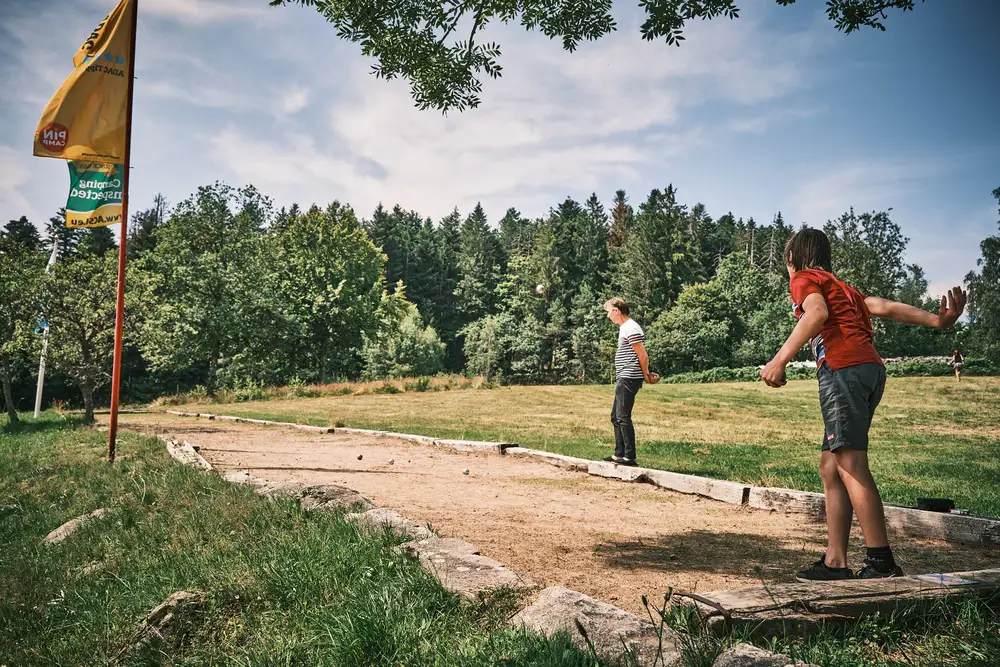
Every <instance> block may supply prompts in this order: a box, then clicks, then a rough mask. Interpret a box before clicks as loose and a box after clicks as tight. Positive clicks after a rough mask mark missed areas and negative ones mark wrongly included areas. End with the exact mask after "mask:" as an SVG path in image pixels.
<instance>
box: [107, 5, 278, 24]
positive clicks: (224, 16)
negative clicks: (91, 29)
mask: <svg viewBox="0 0 1000 667" xmlns="http://www.w3.org/2000/svg"><path fill="white" fill-rule="evenodd" d="M90 4H91V5H93V6H94V7H95V8H98V7H100V8H104V11H105V12H107V11H108V10H109V9H110V8H111V3H110V2H109V1H108V0H91V3H90ZM262 5H263V6H262ZM267 15H268V7H267V6H266V3H264V2H260V3H251V2H249V1H248V0H228V1H227V0H144V2H143V3H142V4H141V6H140V7H139V19H140V20H143V19H144V18H146V17H149V16H152V17H155V18H162V19H169V20H173V21H177V22H179V23H182V24H185V25H206V24H209V23H219V22H225V21H237V20H243V21H253V22H263V21H264V20H266V18H267ZM98 18H100V17H98Z"/></svg>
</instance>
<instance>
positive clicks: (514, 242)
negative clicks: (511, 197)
mask: <svg viewBox="0 0 1000 667" xmlns="http://www.w3.org/2000/svg"><path fill="white" fill-rule="evenodd" d="M499 227H500V245H501V246H502V247H503V251H504V254H505V255H506V257H507V258H511V257H517V256H523V255H527V254H528V253H530V252H531V243H532V241H533V240H534V236H535V225H534V224H532V222H531V221H530V220H528V219H527V218H525V217H523V216H522V215H521V213H520V212H519V211H518V210H517V209H516V208H509V209H507V212H506V213H505V214H504V216H503V218H501V219H500V225H499Z"/></svg>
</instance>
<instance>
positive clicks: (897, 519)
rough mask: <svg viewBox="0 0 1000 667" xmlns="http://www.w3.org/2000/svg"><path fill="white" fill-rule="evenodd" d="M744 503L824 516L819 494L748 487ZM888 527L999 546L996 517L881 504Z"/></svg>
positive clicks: (910, 533) (915, 534)
mask: <svg viewBox="0 0 1000 667" xmlns="http://www.w3.org/2000/svg"><path fill="white" fill-rule="evenodd" d="M747 504H748V505H749V506H750V507H755V508H758V509H767V510H776V511H781V512H792V513H800V514H807V515H809V516H811V517H812V518H814V519H816V520H823V519H825V512H826V502H825V501H824V498H823V494H822V493H811V492H809V491H795V490H794V489H773V488H769V487H758V486H755V487H752V488H751V489H750V495H749V498H748V502H747ZM885 520H886V523H887V524H888V526H889V529H890V530H891V531H893V532H896V533H898V534H900V535H907V536H911V537H920V538H926V539H934V540H943V541H946V542H957V543H964V544H997V545H1000V519H995V518H993V517H980V516H971V515H968V514H951V513H947V512H928V511H926V510H918V509H914V508H912V507H900V506H898V505H886V506H885Z"/></svg>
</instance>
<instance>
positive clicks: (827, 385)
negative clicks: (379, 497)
mask: <svg viewBox="0 0 1000 667" xmlns="http://www.w3.org/2000/svg"><path fill="white" fill-rule="evenodd" d="M818 376H819V409H820V410H821V411H822V413H823V426H824V427H825V433H824V434H823V446H822V447H821V448H820V449H822V450H823V451H827V450H829V451H834V450H837V449H839V448H841V447H847V448H848V449H860V450H867V449H868V429H869V428H870V427H871V425H872V417H873V416H874V415H875V408H877V407H878V404H879V401H881V400H882V392H883V391H885V367H884V366H882V365H881V364H858V365H857V366H847V367H846V368H841V369H840V370H836V371H834V370H830V367H829V366H828V365H826V364H825V363H824V364H823V365H822V366H820V367H819V371H818Z"/></svg>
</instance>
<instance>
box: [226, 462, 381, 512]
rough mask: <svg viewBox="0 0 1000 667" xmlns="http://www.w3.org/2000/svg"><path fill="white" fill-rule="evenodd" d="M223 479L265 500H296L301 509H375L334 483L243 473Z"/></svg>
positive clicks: (351, 490)
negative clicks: (271, 478)
mask: <svg viewBox="0 0 1000 667" xmlns="http://www.w3.org/2000/svg"><path fill="white" fill-rule="evenodd" d="M223 479H225V480H226V481H227V482H232V483H233V484H245V485H248V486H252V487H253V488H254V493H256V494H258V495H261V496H264V497H266V498H291V499H293V500H298V501H299V504H300V505H301V506H302V509H304V510H334V509H352V508H355V507H357V506H359V505H360V506H361V507H363V508H364V509H371V508H373V507H375V504H374V503H373V502H372V501H370V500H368V499H367V498H365V497H364V496H363V495H361V494H360V493H358V492H357V491H355V490H353V489H349V488H347V487H346V486H338V485H336V484H302V483H299V482H270V481H268V480H266V479H263V478H260V477H254V476H252V475H250V474H249V473H247V472H246V471H245V470H233V471H230V472H227V473H225V474H224V475H223Z"/></svg>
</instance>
